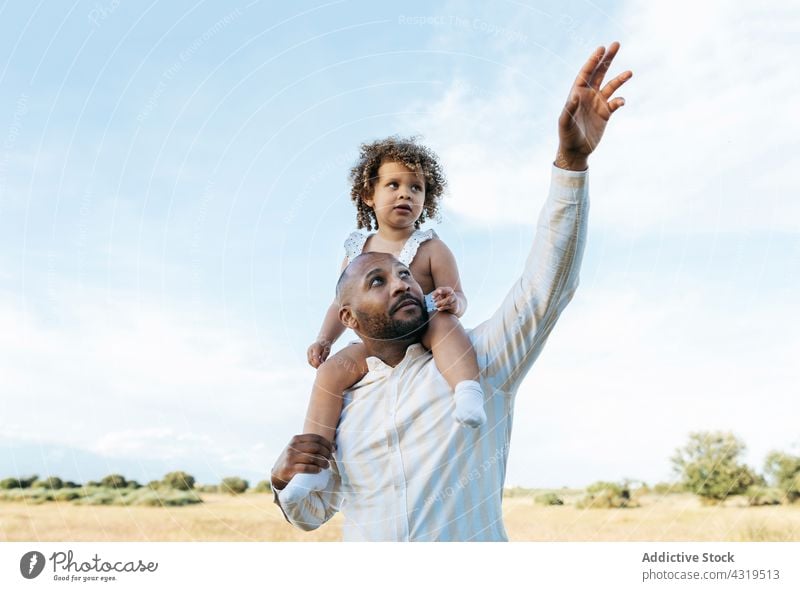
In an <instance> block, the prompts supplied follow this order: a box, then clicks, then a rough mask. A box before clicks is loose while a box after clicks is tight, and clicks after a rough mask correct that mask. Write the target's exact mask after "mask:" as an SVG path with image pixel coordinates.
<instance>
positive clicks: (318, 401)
mask: <svg viewBox="0 0 800 591" xmlns="http://www.w3.org/2000/svg"><path fill="white" fill-rule="evenodd" d="M366 373H367V352H366V350H365V349H364V345H362V344H360V343H358V344H354V345H349V346H347V347H346V348H344V349H342V350H341V351H339V352H338V353H336V355H333V356H332V357H329V358H328V359H327V360H326V361H325V363H323V364H322V365H320V366H319V369H317V377H316V379H315V380H314V387H313V388H312V389H311V400H309V402H308V411H307V412H306V422H305V424H304V427H303V433H316V434H317V435H321V436H322V437H324V438H325V439H327V440H328V441H331V442H332V441H333V437H334V435H336V425H338V424H339V415H341V414H342V394H343V393H344V391H345V390H347V389H348V388H350V387H351V386H353V385H354V384H356V383H358V382H359V381H361V378H363V377H364V376H365V375H366Z"/></svg>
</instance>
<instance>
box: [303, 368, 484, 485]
mask: <svg viewBox="0 0 800 591" xmlns="http://www.w3.org/2000/svg"><path fill="white" fill-rule="evenodd" d="M455 398H456V410H455V411H454V412H453V418H455V420H457V421H458V422H459V423H461V424H462V425H466V426H467V427H472V428H473V429H475V428H477V427H480V426H481V425H483V424H484V423H485V422H486V413H485V412H484V410H483V390H482V389H481V385H480V384H479V383H478V382H476V381H475V380H464V381H463V382H459V383H458V384H456V392H455ZM290 484H291V483H290Z"/></svg>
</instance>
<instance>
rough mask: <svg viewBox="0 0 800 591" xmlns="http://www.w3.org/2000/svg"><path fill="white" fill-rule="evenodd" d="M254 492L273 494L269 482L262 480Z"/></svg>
mask: <svg viewBox="0 0 800 591" xmlns="http://www.w3.org/2000/svg"><path fill="white" fill-rule="evenodd" d="M253 491H254V492H257V493H271V492H272V484H271V483H270V481H269V480H262V481H261V482H259V483H258V484H256V487H255V488H254V489H253Z"/></svg>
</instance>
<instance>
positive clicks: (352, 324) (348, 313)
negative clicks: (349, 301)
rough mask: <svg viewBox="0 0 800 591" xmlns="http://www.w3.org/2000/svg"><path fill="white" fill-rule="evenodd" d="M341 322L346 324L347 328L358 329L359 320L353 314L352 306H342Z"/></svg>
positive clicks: (340, 310)
mask: <svg viewBox="0 0 800 591" xmlns="http://www.w3.org/2000/svg"><path fill="white" fill-rule="evenodd" d="M339 322H341V323H342V324H344V325H345V326H346V327H347V328H352V329H353V330H356V329H357V328H358V319H357V318H356V315H355V314H353V311H352V310H351V309H350V306H342V307H341V308H339Z"/></svg>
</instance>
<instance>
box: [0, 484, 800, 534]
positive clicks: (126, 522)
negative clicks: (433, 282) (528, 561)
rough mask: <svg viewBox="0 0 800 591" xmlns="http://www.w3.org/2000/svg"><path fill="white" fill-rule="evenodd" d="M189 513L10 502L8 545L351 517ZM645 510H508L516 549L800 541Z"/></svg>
mask: <svg viewBox="0 0 800 591" xmlns="http://www.w3.org/2000/svg"><path fill="white" fill-rule="evenodd" d="M202 497H203V499H204V502H203V503H202V504H200V505H192V506H186V507H164V508H162V507H114V506H76V505H72V504H69V503H57V502H49V503H44V504H40V505H26V504H24V503H12V502H0V541H32V540H40V541H247V542H258V541H336V540H339V539H340V538H341V523H342V522H341V517H339V516H337V517H336V518H334V519H333V520H332V521H331V522H330V523H328V524H327V525H325V526H323V527H322V528H321V529H320V530H318V531H316V532H311V533H304V532H301V531H298V530H296V529H294V528H292V527H291V526H289V525H288V524H287V523H286V522H285V521H284V519H283V517H282V515H281V513H280V511H279V510H278V508H277V507H276V506H275V505H273V504H272V497H271V496H270V495H268V494H245V495H241V496H238V497H231V496H228V495H218V494H204V495H202ZM639 501H640V503H641V507H638V508H636V509H578V508H576V507H575V506H573V505H572V504H571V502H570V499H567V504H566V505H564V506H552V507H548V506H541V505H537V504H535V503H534V501H533V497H532V496H530V495H520V496H517V495H514V496H511V497H509V498H506V499H505V501H504V515H505V522H506V529H507V530H508V534H509V537H510V538H511V540H513V541H800V505H794V506H775V507H743V506H737V503H736V500H735V499H734V500H733V502H730V503H729V504H728V505H726V506H722V507H705V506H702V505H701V504H700V503H699V501H698V500H697V498H696V497H694V496H692V495H683V494H677V495H668V496H656V495H650V496H645V497H641V498H640V499H639Z"/></svg>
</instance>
